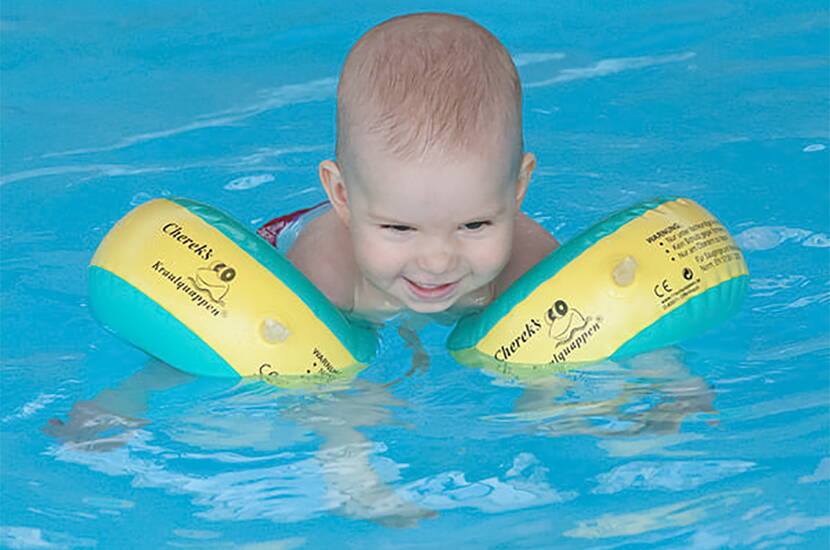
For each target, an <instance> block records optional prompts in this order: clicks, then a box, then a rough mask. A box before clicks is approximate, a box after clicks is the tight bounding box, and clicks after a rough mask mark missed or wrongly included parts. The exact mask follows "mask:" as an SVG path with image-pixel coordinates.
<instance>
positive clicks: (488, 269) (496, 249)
mask: <svg viewBox="0 0 830 550" xmlns="http://www.w3.org/2000/svg"><path fill="white" fill-rule="evenodd" d="M509 243H510V241H509V240H507V239H494V240H492V241H490V242H489V243H486V244H485V243H482V244H481V246H477V247H476V249H475V250H474V254H475V264H476V271H478V272H479V273H480V274H485V273H486V274H489V275H490V276H491V277H493V278H495V277H496V275H498V274H499V273H501V271H502V269H504V266H506V265H507V262H508V261H509V260H510V244H509Z"/></svg>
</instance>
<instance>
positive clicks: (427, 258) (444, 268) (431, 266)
mask: <svg viewBox="0 0 830 550" xmlns="http://www.w3.org/2000/svg"><path fill="white" fill-rule="evenodd" d="M455 262H456V254H455V250H454V249H453V247H452V243H450V242H448V241H446V240H437V239H436V240H433V241H431V242H429V243H427V244H426V245H425V246H424V247H423V248H422V249H421V251H420V254H419V255H418V267H419V268H420V269H422V270H423V271H425V272H427V273H433V274H436V275H440V274H441V273H447V272H449V271H452V270H453V269H455Z"/></svg>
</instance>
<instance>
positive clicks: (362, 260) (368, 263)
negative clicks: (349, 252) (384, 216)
mask: <svg viewBox="0 0 830 550" xmlns="http://www.w3.org/2000/svg"><path fill="white" fill-rule="evenodd" d="M354 248H355V260H356V261H357V263H358V266H359V267H360V269H361V270H362V271H363V272H364V273H367V272H368V273H372V274H375V275H378V276H382V277H392V276H395V275H396V274H397V273H398V271H399V270H400V265H399V264H400V261H399V258H398V256H399V255H400V254H399V253H398V251H397V250H396V247H394V246H390V245H389V243H387V242H384V241H383V240H382V239H371V238H369V239H363V240H362V241H360V242H359V243H358V242H355V245H354Z"/></svg>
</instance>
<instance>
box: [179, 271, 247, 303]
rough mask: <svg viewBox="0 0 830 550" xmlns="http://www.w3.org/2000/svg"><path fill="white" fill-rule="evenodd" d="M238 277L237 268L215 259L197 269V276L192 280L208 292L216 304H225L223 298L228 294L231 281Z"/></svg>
mask: <svg viewBox="0 0 830 550" xmlns="http://www.w3.org/2000/svg"><path fill="white" fill-rule="evenodd" d="M234 278H236V270H235V269H234V268H232V267H231V266H229V265H228V264H226V263H225V262H220V261H214V262H211V263H210V264H209V265H208V266H206V267H200V268H199V269H197V270H196V277H190V281H191V282H192V283H193V286H195V287H196V288H197V289H198V290H200V291H201V292H206V293H207V295H208V297H209V298H210V299H211V301H213V302H214V303H216V304H219V305H225V303H224V302H223V299H224V298H225V296H226V295H227V294H228V290H229V289H230V282H231V281H233V280H234Z"/></svg>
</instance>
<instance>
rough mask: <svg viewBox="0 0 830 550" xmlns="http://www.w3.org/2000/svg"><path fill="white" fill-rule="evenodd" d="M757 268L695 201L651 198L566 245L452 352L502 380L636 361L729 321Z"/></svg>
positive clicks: (459, 331)
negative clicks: (614, 360)
mask: <svg viewBox="0 0 830 550" xmlns="http://www.w3.org/2000/svg"><path fill="white" fill-rule="evenodd" d="M748 279H749V278H748V272H747V268H746V263H745V262H744V258H743V255H742V253H741V250H740V249H739V248H738V246H737V245H736V244H735V241H734V240H733V239H732V237H731V236H730V235H729V233H728V232H727V230H726V229H725V228H724V226H723V225H722V224H721V223H720V222H719V221H718V220H717V219H716V218H715V217H714V216H712V215H711V214H710V213H709V212H707V211H706V210H705V209H703V208H702V207H701V206H700V205H698V204H697V203H696V202H694V201H692V200H689V199H682V198H678V199H669V198H661V199H654V200H651V201H646V202H642V203H640V204H637V205H635V206H632V207H631V208H628V209H626V210H624V211H622V212H619V213H617V214H614V215H613V216H610V217H609V218H607V219H605V220H602V221H601V222H599V223H597V224H596V225H594V226H593V227H591V228H590V229H588V230H586V231H584V232H583V233H581V234H580V235H578V236H577V237H576V238H574V239H572V240H571V241H569V242H568V243H566V244H564V245H562V246H561V247H559V248H558V249H557V250H555V251H554V252H553V253H551V254H550V255H549V256H548V257H547V258H545V259H544V260H542V261H541V262H540V263H539V264H538V265H536V266H535V267H534V268H533V269H531V270H530V271H529V272H527V273H526V274H525V275H524V276H522V277H521V278H520V279H519V280H517V281H516V282H515V283H514V284H513V285H511V287H510V288H509V289H507V290H506V291H505V292H504V293H503V294H502V295H501V296H499V297H498V298H496V300H495V301H494V302H493V303H492V304H490V305H489V306H488V307H487V308H486V309H485V310H484V311H483V312H481V313H479V314H476V315H473V316H470V317H467V318H465V319H462V320H461V322H460V323H459V324H458V326H457V327H456V328H455V330H454V331H453V332H452V334H451V335H450V338H449V341H448V347H449V349H450V351H451V352H452V354H453V355H454V356H455V357H456V359H457V360H458V361H459V362H462V363H464V364H468V365H475V366H481V367H485V368H488V369H492V370H495V371H496V372H500V373H502V374H507V375H515V374H517V373H521V375H532V373H533V372H534V371H535V372H537V373H543V372H549V371H550V365H564V364H572V363H584V362H591V361H598V360H601V359H605V358H608V357H612V356H615V357H622V356H626V355H635V354H637V353H642V352H644V351H648V350H651V349H656V348H659V347H663V346H667V345H671V344H674V343H677V342H679V341H681V340H683V339H686V338H689V337H691V336H693V335H695V334H698V333H700V332H703V331H704V330H706V329H708V328H710V327H712V326H714V325H716V324H718V323H720V322H721V321H723V320H725V319H726V318H728V317H729V316H731V315H732V314H733V313H735V311H737V309H738V308H739V306H740V304H741V302H742V300H743V298H744V296H745V294H746V290H747V285H748Z"/></svg>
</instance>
